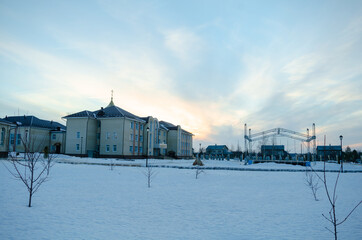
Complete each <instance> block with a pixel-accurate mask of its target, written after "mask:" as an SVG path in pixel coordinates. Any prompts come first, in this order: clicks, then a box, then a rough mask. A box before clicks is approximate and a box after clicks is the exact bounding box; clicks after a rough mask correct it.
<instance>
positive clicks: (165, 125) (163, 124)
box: [160, 121, 177, 130]
mask: <svg viewBox="0 0 362 240" xmlns="http://www.w3.org/2000/svg"><path fill="white" fill-rule="evenodd" d="M160 125H161V126H163V127H165V128H167V129H168V130H177V126H175V125H173V124H172V123H169V122H165V121H160Z"/></svg>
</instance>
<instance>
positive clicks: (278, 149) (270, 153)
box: [261, 145, 286, 159]
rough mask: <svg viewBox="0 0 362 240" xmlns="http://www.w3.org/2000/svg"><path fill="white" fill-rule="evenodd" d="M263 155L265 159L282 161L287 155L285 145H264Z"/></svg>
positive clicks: (262, 147)
mask: <svg viewBox="0 0 362 240" xmlns="http://www.w3.org/2000/svg"><path fill="white" fill-rule="evenodd" d="M261 154H262V156H265V157H273V158H274V157H276V158H280V159H282V158H283V157H284V156H285V155H286V152H285V151H284V145H262V146H261Z"/></svg>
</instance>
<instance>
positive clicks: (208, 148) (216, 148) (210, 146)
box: [206, 145, 229, 150]
mask: <svg viewBox="0 0 362 240" xmlns="http://www.w3.org/2000/svg"><path fill="white" fill-rule="evenodd" d="M224 148H226V149H228V150H229V148H228V147H227V146H226V145H209V146H208V147H207V148H206V150H222V149H224Z"/></svg>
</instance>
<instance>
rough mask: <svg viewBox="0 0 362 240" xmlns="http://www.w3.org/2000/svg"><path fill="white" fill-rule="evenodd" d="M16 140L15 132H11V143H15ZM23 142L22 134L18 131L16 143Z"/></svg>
mask: <svg viewBox="0 0 362 240" xmlns="http://www.w3.org/2000/svg"><path fill="white" fill-rule="evenodd" d="M14 142H15V139H14V133H11V134H10V144H11V145H13V144H14ZM20 144H21V134H20V133H18V134H17V135H16V145H20Z"/></svg>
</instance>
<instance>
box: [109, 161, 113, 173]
mask: <svg viewBox="0 0 362 240" xmlns="http://www.w3.org/2000/svg"><path fill="white" fill-rule="evenodd" d="M109 168H110V170H111V171H113V169H114V163H113V159H111V161H110V163H109Z"/></svg>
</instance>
